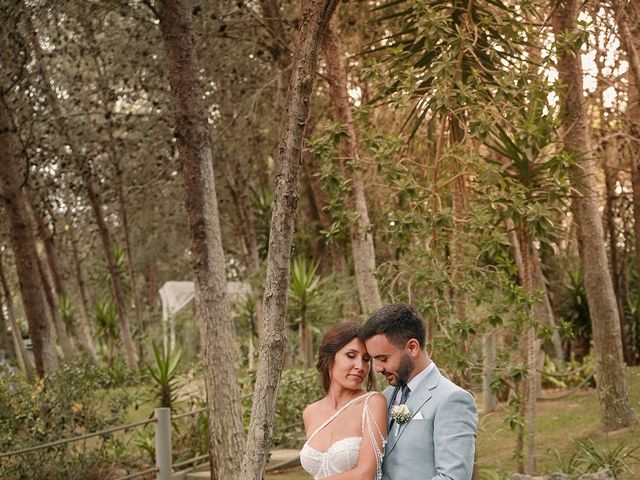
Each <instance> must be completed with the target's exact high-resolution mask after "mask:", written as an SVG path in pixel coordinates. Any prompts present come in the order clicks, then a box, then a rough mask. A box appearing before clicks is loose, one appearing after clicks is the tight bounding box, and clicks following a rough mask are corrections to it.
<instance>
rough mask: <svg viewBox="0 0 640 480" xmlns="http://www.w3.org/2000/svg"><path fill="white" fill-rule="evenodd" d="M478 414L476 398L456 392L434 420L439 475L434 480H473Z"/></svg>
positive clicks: (465, 393)
mask: <svg viewBox="0 0 640 480" xmlns="http://www.w3.org/2000/svg"><path fill="white" fill-rule="evenodd" d="M477 423H478V411H477V408H476V402H475V400H474V398H473V396H472V395H471V394H470V393H469V392H467V391H466V390H462V389H456V390H454V391H452V392H451V394H449V395H448V396H447V398H446V399H444V400H443V402H442V403H441V404H440V406H439V408H438V411H437V412H436V414H435V416H434V423H433V443H434V454H435V463H436V465H435V467H436V475H435V476H434V477H432V478H431V479H430V480H471V475H472V473H473V460H474V456H475V445H476V429H477Z"/></svg>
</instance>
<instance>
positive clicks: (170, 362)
mask: <svg viewBox="0 0 640 480" xmlns="http://www.w3.org/2000/svg"><path fill="white" fill-rule="evenodd" d="M151 351H152V353H153V363H146V364H145V366H144V372H145V373H146V374H147V375H148V377H149V378H150V379H151V380H153V382H154V383H155V388H156V398H157V399H158V406H159V407H164V408H172V406H173V405H174V404H175V403H176V401H177V400H178V397H179V393H178V390H179V388H180V387H181V386H182V382H180V380H179V377H178V367H179V365H180V358H181V356H182V352H181V351H180V350H169V349H164V348H163V349H162V350H160V348H158V346H157V345H156V343H155V342H152V343H151Z"/></svg>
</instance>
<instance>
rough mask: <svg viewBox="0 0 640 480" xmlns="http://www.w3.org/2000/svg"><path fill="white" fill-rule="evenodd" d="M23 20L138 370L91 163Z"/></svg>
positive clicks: (125, 346)
mask: <svg viewBox="0 0 640 480" xmlns="http://www.w3.org/2000/svg"><path fill="white" fill-rule="evenodd" d="M25 19H26V23H27V27H28V29H29V34H30V37H31V38H30V40H31V47H32V48H33V54H34V57H35V60H36V66H37V68H38V73H40V76H41V78H42V88H43V90H44V92H45V95H46V96H47V100H48V101H49V105H50V107H51V109H52V111H53V117H54V119H55V122H56V127H57V128H58V130H59V132H60V135H61V136H62V138H64V139H65V141H66V142H67V144H68V145H69V146H70V147H71V151H72V155H73V156H74V159H75V162H76V165H77V169H78V172H79V174H80V176H81V178H82V181H83V183H84V186H85V189H86V192H87V196H88V198H89V203H90V205H91V209H92V210H93V213H94V217H95V220H96V224H97V226H98V233H99V235H100V239H101V241H102V247H103V250H104V254H105V258H106V261H107V268H108V271H109V277H110V279H111V288H112V291H113V297H114V302H115V305H116V311H117V313H118V320H119V323H120V336H121V338H122V344H123V350H124V354H125V360H126V362H127V366H128V367H129V368H130V369H131V370H133V371H138V353H137V350H136V345H135V342H134V341H133V336H132V335H131V327H130V324H129V317H128V315H127V300H126V296H125V289H124V285H123V283H122V279H121V278H120V275H119V274H118V267H117V264H116V258H115V253H114V251H113V246H114V245H113V241H112V239H111V234H110V232H109V227H108V226H107V223H106V221H105V219H104V215H103V213H102V204H101V202H100V198H99V195H98V192H97V191H96V188H95V186H94V182H93V175H92V173H91V164H90V162H89V161H88V159H86V158H84V157H83V156H82V155H81V154H80V149H78V148H77V146H76V143H75V141H74V139H73V138H72V136H71V133H70V131H69V128H68V125H67V122H66V120H65V117H64V116H63V115H62V110H61V109H60V105H59V103H58V98H57V96H56V94H55V92H54V91H53V87H52V84H51V81H50V79H49V74H48V72H47V67H46V65H45V60H44V55H43V52H42V48H41V47H40V42H39V40H38V36H37V33H36V30H35V27H34V26H33V23H32V22H31V19H30V17H29V15H28V14H27V15H25Z"/></svg>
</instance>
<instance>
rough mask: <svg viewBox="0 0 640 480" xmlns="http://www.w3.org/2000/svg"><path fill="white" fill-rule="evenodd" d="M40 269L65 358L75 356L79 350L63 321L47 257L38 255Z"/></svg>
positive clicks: (59, 343)
mask: <svg viewBox="0 0 640 480" xmlns="http://www.w3.org/2000/svg"><path fill="white" fill-rule="evenodd" d="M38 271H39V272H40V279H41V281H42V290H43V292H44V296H45V298H46V299H47V304H48V305H49V312H50V313H51V319H52V320H53V326H54V328H55V331H56V336H57V339H58V345H60V347H61V348H62V354H63V356H64V358H65V359H70V358H72V357H73V356H75V354H76V353H78V351H77V350H76V347H75V346H74V345H73V343H72V342H71V338H70V337H69V332H67V327H66V325H65V324H64V322H63V321H62V315H61V314H60V301H59V299H58V296H57V295H56V292H55V291H54V289H53V280H52V279H51V274H50V272H49V270H48V268H47V265H46V262H45V259H44V258H42V256H39V257H38Z"/></svg>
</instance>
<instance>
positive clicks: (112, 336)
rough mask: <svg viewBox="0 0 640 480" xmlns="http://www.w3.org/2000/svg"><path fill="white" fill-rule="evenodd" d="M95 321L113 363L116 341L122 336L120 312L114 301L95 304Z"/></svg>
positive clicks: (97, 331) (100, 338)
mask: <svg viewBox="0 0 640 480" xmlns="http://www.w3.org/2000/svg"><path fill="white" fill-rule="evenodd" d="M94 323H95V325H96V336H97V337H98V339H99V340H101V341H102V342H103V343H104V345H105V346H106V348H107V360H108V362H109V365H111V364H112V363H113V360H114V359H115V355H116V342H117V341H118V338H119V337H120V326H119V324H118V314H117V313H116V308H115V306H114V304H113V302H111V301H109V300H103V301H100V302H98V303H96V304H95V307H94Z"/></svg>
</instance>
